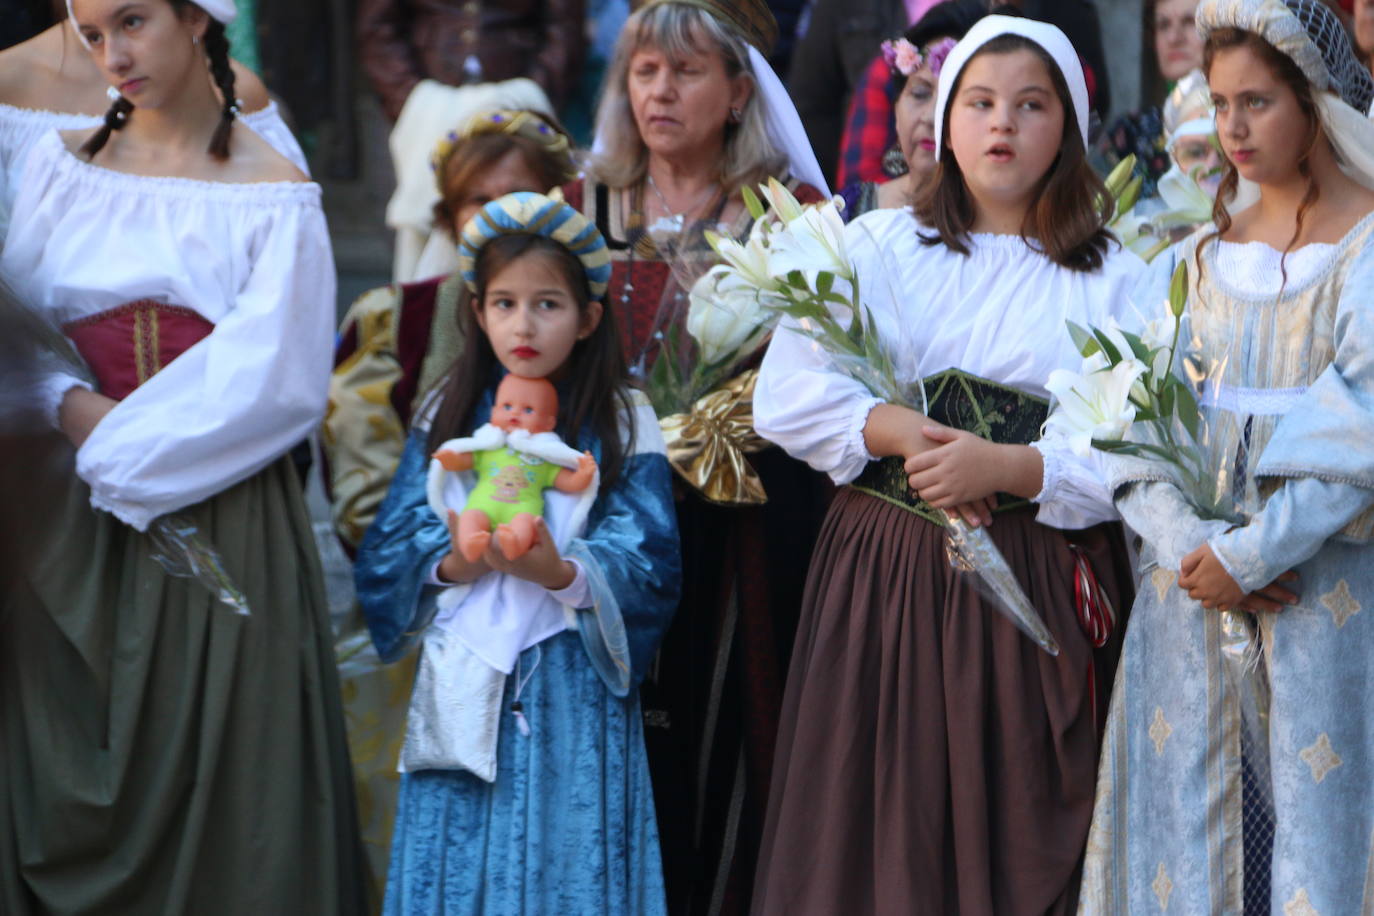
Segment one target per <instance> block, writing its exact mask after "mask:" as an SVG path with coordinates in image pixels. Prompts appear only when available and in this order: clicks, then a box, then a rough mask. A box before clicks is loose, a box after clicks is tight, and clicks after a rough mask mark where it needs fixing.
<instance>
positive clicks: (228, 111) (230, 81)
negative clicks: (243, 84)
mask: <svg viewBox="0 0 1374 916" xmlns="http://www.w3.org/2000/svg"><path fill="white" fill-rule="evenodd" d="M167 3H168V4H169V5H170V6H171V7H172V9H173V10H175V11H176V12H177V13H178V14H179V15H184V14H185V12H186V9H187V8H188V7H191V6H194V5H195V4H193V3H192V2H191V0H167ZM206 15H207V17H208V18H209V23H208V24H207V25H206V27H205V37H204V38H203V39H202V40H201V44H202V45H204V46H205V57H206V59H207V60H208V61H209V64H210V75H211V76H212V77H214V80H215V86H216V87H218V88H219V93H220V96H221V98H222V99H223V103H222V105H221V108H220V116H219V124H218V126H216V127H215V133H214V136H212V137H211V138H210V147H209V150H208V151H209V153H210V155H211V156H213V157H214V158H216V159H219V160H221V161H222V160H225V159H228V158H229V137H230V135H231V134H232V133H233V129H234V118H235V117H237V116H238V112H239V104H238V98H237V97H236V96H235V95H234V68H233V67H232V66H231V65H230V63H229V37H228V36H227V35H226V34H225V32H224V23H222V22H220V21H219V20H218V19H216V18H214V17H213V16H209V14H208V13H207V14H206ZM133 110H134V103H133V102H130V101H129V100H128V99H126V98H124V96H122V95H121V96H120V97H119V98H117V99H115V100H114V103H113V104H111V105H110V108H109V110H108V111H106V112H105V123H104V124H102V125H100V129H99V130H97V131H96V132H95V133H94V134H92V135H91V138H90V139H89V140H87V141H86V142H85V143H84V144H83V145H82V147H81V152H82V153H84V154H85V155H86V158H87V159H94V158H95V154H96V153H98V152H100V151H101V150H102V149H104V148H105V144H106V143H109V142H110V134H111V133H112V132H114V131H116V130H123V129H124V125H125V124H127V123H129V115H130V114H131V113H132V112H133Z"/></svg>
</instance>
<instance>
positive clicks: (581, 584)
mask: <svg viewBox="0 0 1374 916" xmlns="http://www.w3.org/2000/svg"><path fill="white" fill-rule="evenodd" d="M565 559H566V558H565ZM443 562H444V561H443V560H442V559H440V560H439V561H438V562H436V563H435V564H434V565H433V566H431V567H430V568H429V573H428V574H427V575H426V576H425V585H437V586H438V587H439V588H450V587H452V586H454V585H457V584H458V583H457V582H449V581H447V580H445V579H441V578H439V567H440V566H441V565H442V564H443ZM568 562H569V563H570V564H572V568H573V580H572V582H570V583H568V587H567V588H548V589H545V591H546V592H548V593H549V597H550V598H552V599H553V600H555V601H557V602H558V603H559V604H566V605H567V606H568V607H571V608H584V607H590V606H591V603H592V587H591V585H590V584H588V582H587V571H586V570H585V569H583V568H582V564H581V563H579V562H577V561H576V560H568Z"/></svg>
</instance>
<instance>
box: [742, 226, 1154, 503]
mask: <svg viewBox="0 0 1374 916" xmlns="http://www.w3.org/2000/svg"><path fill="white" fill-rule="evenodd" d="M920 231H921V226H920V224H919V223H918V222H917V221H916V218H915V216H913V215H912V213H911V211H910V210H909V209H904V210H875V211H872V212H870V213H867V214H865V215H864V216H862V217H860V218H859V219H857V220H855V221H854V222H853V223H851V224H850V225H849V226H848V227H846V230H845V242H846V245H847V247H848V249H849V255H850V258H851V260H852V261H853V262H854V266H855V269H856V273H857V276H858V278H859V287H860V292H861V295H862V298H863V302H864V303H865V304H866V305H867V306H868V308H869V309H870V310H871V312H872V314H873V317H874V320H875V322H876V325H877V328H878V330H879V333H880V335H881V337H882V339H883V340H884V341H886V342H887V343H888V348H889V353H890V355H891V356H892V358H893V361H894V363H895V366H896V370H897V373H898V375H899V376H900V377H901V379H902V380H905V381H915V380H916V379H919V378H926V377H929V376H931V375H935V374H937V373H939V372H942V371H944V370H946V369H951V368H952V369H959V370H962V371H963V372H966V373H968V374H970V375H976V376H979V377H982V378H985V379H989V380H991V381H994V382H998V383H1000V384H1002V385H1007V386H1009V387H1012V388H1016V389H1018V390H1020V391H1024V392H1026V393H1028V394H1032V395H1035V396H1037V397H1040V398H1045V399H1048V398H1049V392H1048V391H1047V390H1046V388H1045V381H1046V380H1047V379H1048V378H1049V375H1050V372H1051V371H1053V370H1055V369H1060V368H1063V369H1077V368H1078V366H1079V364H1080V362H1081V360H1080V358H1079V355H1078V353H1077V351H1076V350H1075V349H1074V346H1073V341H1072V340H1071V338H1070V337H1069V333H1068V329H1067V326H1066V324H1065V322H1066V320H1072V321H1075V322H1077V323H1079V324H1085V325H1087V324H1091V325H1099V326H1101V325H1105V324H1106V323H1107V321H1108V319H1109V318H1112V317H1115V318H1117V319H1118V320H1119V321H1121V322H1122V323H1123V324H1124V323H1126V316H1127V315H1128V314H1130V315H1133V314H1134V311H1133V310H1132V308H1131V306H1130V303H1129V295H1130V291H1131V290H1132V288H1133V287H1134V285H1135V281H1136V279H1137V278H1138V277H1139V276H1140V274H1141V273H1142V272H1143V271H1144V270H1145V264H1144V262H1142V261H1141V260H1140V259H1139V258H1137V257H1136V256H1135V255H1134V254H1131V253H1130V252H1128V251H1124V250H1121V249H1119V248H1117V247H1115V246H1113V250H1112V251H1111V253H1110V254H1108V256H1107V258H1106V262H1105V263H1104V264H1103V266H1102V268H1101V269H1099V270H1097V271H1094V272H1092V273H1083V272H1080V271H1073V270H1068V269H1066V268H1063V267H1060V266H1058V265H1056V264H1054V263H1053V262H1051V261H1050V260H1049V259H1048V258H1046V257H1045V256H1044V255H1043V254H1041V253H1039V252H1037V251H1035V250H1034V249H1032V248H1031V247H1030V246H1028V245H1027V244H1026V243H1025V242H1024V241H1022V240H1021V238H1020V237H1018V236H1010V235H991V234H983V233H975V234H973V235H972V237H971V238H970V240H969V247H970V253H969V254H968V255H967V256H965V255H961V254H958V253H956V252H953V251H951V250H949V249H948V248H946V247H945V246H944V245H939V244H937V245H925V244H922V243H921V240H920V238H919V237H918V233H919V232H920ZM927 234H930V233H929V231H928V230H927ZM792 327H793V328H795V325H793V326H792ZM878 403H881V402H880V400H879V399H878V398H875V397H873V396H872V394H871V393H870V392H869V391H868V389H867V388H865V387H864V386H863V385H862V384H861V383H859V382H857V381H854V380H852V379H850V378H848V377H847V376H845V375H844V374H842V373H840V372H838V371H836V370H835V369H834V367H833V366H832V364H831V363H830V360H829V358H828V357H827V356H826V354H825V353H824V352H822V351H821V350H820V349H819V347H818V346H817V345H815V344H814V343H813V342H812V341H811V340H810V339H809V338H807V337H806V336H805V335H803V334H802V333H801V332H800V331H798V330H793V329H789V327H788V326H787V325H786V323H784V326H783V327H781V328H779V329H778V331H777V333H776V334H775V335H774V337H773V341H772V343H771V344H770V345H769V348H768V352H767V354H766V355H765V357H764V360H763V366H762V368H761V370H760V373H759V379H758V383H757V387H756V389H755V392H754V422H755V426H756V427H757V429H758V432H759V434H760V435H762V436H763V437H764V438H766V439H769V440H770V441H772V442H775V443H777V444H778V445H780V446H782V447H783V448H784V449H786V450H787V452H788V453H790V454H791V455H793V456H794V457H796V458H799V459H801V460H803V461H806V462H807V463H808V464H810V465H811V466H812V467H813V468H815V469H816V470H818V471H823V472H824V473H826V474H829V475H830V477H831V479H833V480H834V481H835V482H836V483H839V484H845V483H849V482H850V481H852V480H854V478H856V477H858V476H859V474H860V472H861V471H863V469H864V466H865V465H866V464H867V463H868V462H870V461H873V460H875V459H874V456H873V455H870V454H869V452H868V449H867V447H866V446H865V442H864V436H863V430H864V425H865V424H866V423H867V420H868V414H869V412H870V411H871V410H872V409H873V407H874V406H875V405H876V404H878ZM1037 445H1038V447H1039V448H1040V451H1041V453H1042V454H1043V455H1044V457H1045V487H1044V489H1043V490H1042V492H1041V494H1040V496H1039V497H1038V501H1039V502H1040V511H1039V514H1038V516H1037V518H1038V519H1039V521H1041V522H1043V523H1045V524H1048V525H1053V526H1055V527H1059V528H1082V527H1087V526H1089V525H1092V524H1096V523H1097V522H1100V521H1104V520H1107V519H1110V518H1114V517H1116V516H1115V511H1114V509H1113V508H1112V505H1111V500H1110V498H1109V497H1110V494H1108V493H1107V492H1106V490H1105V487H1104V486H1103V484H1102V482H1101V479H1100V474H1099V473H1097V472H1096V471H1095V470H1094V466H1093V463H1092V462H1091V461H1090V460H1087V459H1080V458H1076V457H1075V456H1073V455H1071V454H1069V453H1068V451H1067V449H1066V448H1061V447H1058V446H1056V445H1054V444H1052V443H1037Z"/></svg>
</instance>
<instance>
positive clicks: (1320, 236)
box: [1084, 0, 1374, 916]
mask: <svg viewBox="0 0 1374 916" xmlns="http://www.w3.org/2000/svg"><path fill="white" fill-rule="evenodd" d="M1197 22H1198V27H1199V29H1201V31H1202V33H1203V36H1204V38H1205V41H1206V45H1205V46H1206V57H1205V60H1206V66H1205V70H1206V72H1207V77H1208V82H1209V84H1210V87H1211V94H1212V99H1213V101H1214V102H1215V103H1216V111H1217V115H1216V117H1217V136H1218V138H1219V139H1220V142H1221V147H1222V150H1223V152H1224V153H1225V155H1226V160H1227V162H1226V171H1225V175H1224V177H1223V179H1222V182H1221V187H1220V191H1219V194H1218V200H1217V207H1216V211H1215V214H1214V219H1213V224H1212V225H1209V226H1205V227H1203V228H1202V229H1200V230H1199V231H1198V232H1197V233H1195V234H1194V235H1192V236H1190V237H1189V238H1188V239H1186V240H1185V241H1184V242H1182V243H1181V244H1180V245H1179V246H1177V248H1176V249H1174V250H1173V251H1172V252H1170V253H1169V254H1166V255H1165V256H1162V257H1161V258H1160V259H1159V260H1158V261H1157V262H1156V264H1155V266H1154V268H1153V269H1152V276H1151V278H1150V281H1149V282H1147V283H1144V284H1142V287H1141V293H1140V295H1139V296H1137V299H1138V301H1139V302H1140V303H1141V305H1142V308H1148V309H1151V310H1152V311H1153V310H1154V309H1157V308H1158V307H1159V306H1158V303H1160V302H1162V301H1163V300H1164V297H1165V290H1166V289H1167V287H1168V284H1169V277H1170V275H1171V274H1172V273H1173V271H1174V268H1175V266H1176V265H1178V264H1186V265H1187V267H1188V269H1189V271H1190V283H1189V287H1188V311H1187V314H1186V320H1187V322H1188V325H1189V327H1190V328H1191V337H1192V338H1193V340H1194V349H1195V350H1196V356H1195V357H1194V361H1195V362H1196V364H1197V365H1199V366H1202V367H1209V366H1210V367H1215V368H1214V370H1213V377H1212V378H1209V379H1208V380H1207V396H1206V398H1205V400H1204V403H1205V404H1209V405H1210V407H1211V413H1212V418H1211V422H1210V429H1209V439H1210V441H1211V443H1212V445H1211V448H1210V450H1209V453H1212V454H1215V455H1216V456H1217V459H1218V460H1217V461H1216V466H1217V470H1218V472H1219V479H1220V480H1222V481H1224V483H1225V488H1224V489H1223V490H1222V494H1223V495H1226V496H1229V497H1231V498H1233V499H1234V501H1235V503H1236V509H1237V514H1238V516H1239V517H1241V518H1243V519H1245V521H1244V523H1243V524H1240V525H1231V524H1228V523H1227V522H1216V521H1212V522H1208V521H1202V520H1200V519H1199V518H1198V517H1197V515H1196V514H1195V513H1194V512H1193V511H1192V510H1191V509H1190V508H1189V505H1188V504H1187V503H1185V501H1184V500H1183V498H1182V495H1181V493H1180V491H1179V490H1177V489H1175V487H1174V486H1173V485H1172V484H1171V483H1167V482H1160V481H1152V480H1146V479H1143V478H1144V477H1146V476H1148V475H1149V472H1148V469H1142V468H1140V467H1138V466H1133V467H1125V466H1121V467H1118V468H1117V469H1116V470H1115V473H1114V476H1115V478H1116V479H1114V480H1113V481H1112V483H1113V484H1114V485H1116V487H1117V489H1116V504H1117V506H1118V507H1119V509H1120V510H1121V513H1122V515H1123V516H1124V517H1125V519H1126V521H1127V522H1128V523H1129V524H1130V525H1131V527H1132V528H1134V529H1135V530H1136V531H1137V532H1139V533H1140V535H1141V536H1142V537H1143V539H1144V545H1143V547H1142V551H1141V563H1142V569H1143V572H1144V574H1145V581H1144V584H1143V585H1142V588H1141V591H1140V594H1139V595H1138V597H1137V600H1136V604H1135V606H1134V608H1133V609H1132V612H1131V626H1130V631H1129V633H1128V634H1127V639H1126V645H1125V648H1124V654H1123V659H1122V670H1121V673H1120V678H1119V680H1118V688H1117V692H1116V695H1115V696H1113V698H1112V709H1111V716H1110V719H1109V725H1108V733H1107V747H1106V749H1105V750H1104V753H1103V757H1102V774H1101V781H1100V783H1099V788H1098V799H1097V810H1096V812H1095V814H1094V820H1093V833H1092V841H1091V842H1090V844H1089V848H1090V854H1089V858H1088V862H1087V866H1086V870H1085V886H1084V903H1085V907H1084V908H1085V911H1086V912H1089V913H1094V914H1097V913H1100V914H1104V916H1105V914H1117V913H1126V912H1130V913H1137V912H1155V911H1167V912H1171V913H1172V912H1181V913H1240V912H1244V913H1247V914H1249V913H1264V914H1267V913H1277V912H1283V913H1287V914H1298V913H1304V914H1312V913H1323V914H1332V913H1355V912H1360V913H1366V912H1370V911H1371V908H1374V880H1371V878H1370V875H1374V807H1371V805H1370V802H1369V788H1370V786H1371V785H1374V730H1371V728H1370V721H1371V710H1374V681H1371V679H1370V677H1369V660H1370V657H1371V654H1372V653H1374V614H1370V613H1367V612H1368V611H1369V610H1370V609H1371V603H1374V548H1371V546H1370V541H1371V537H1374V360H1372V359H1371V355H1372V354H1374V312H1371V310H1370V307H1369V294H1370V290H1371V289H1374V244H1371V242H1374V191H1371V188H1374V158H1371V151H1374V125H1371V124H1370V122H1369V121H1368V120H1367V119H1366V118H1365V117H1364V116H1363V112H1364V111H1365V110H1366V109H1367V108H1368V105H1369V101H1370V98H1371V96H1372V95H1374V82H1371V80H1370V77H1369V74H1368V72H1366V71H1365V70H1364V68H1363V67H1361V66H1360V64H1359V62H1358V61H1357V60H1356V58H1355V56H1354V54H1353V52H1352V51H1351V48H1350V44H1349V41H1348V39H1347V37H1346V35H1345V32H1344V30H1343V29H1342V27H1341V24H1340V22H1339V21H1338V20H1337V18H1336V17H1335V15H1333V14H1332V13H1331V11H1330V10H1329V9H1327V8H1326V6H1324V5H1323V4H1322V3H1321V2H1319V0H1283V2H1280V0H1203V2H1202V3H1201V5H1200V6H1199V7H1198V10H1197ZM1241 181H1247V182H1250V183H1253V184H1254V185H1255V186H1257V187H1258V202H1257V203H1254V204H1253V205H1252V206H1250V207H1248V208H1245V209H1243V210H1242V209H1240V208H1239V206H1237V204H1236V203H1235V201H1234V194H1235V192H1236V189H1237V186H1238V184H1239V183H1240V182H1241ZM1185 339H1186V338H1185Z"/></svg>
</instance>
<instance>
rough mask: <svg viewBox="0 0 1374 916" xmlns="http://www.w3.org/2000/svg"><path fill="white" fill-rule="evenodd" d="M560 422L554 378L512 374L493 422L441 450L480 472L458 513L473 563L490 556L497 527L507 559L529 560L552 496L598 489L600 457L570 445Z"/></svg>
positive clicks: (457, 466)
mask: <svg viewBox="0 0 1374 916" xmlns="http://www.w3.org/2000/svg"><path fill="white" fill-rule="evenodd" d="M557 420H558V393H557V392H556V391H555V390H554V387H553V385H552V384H551V383H550V382H549V381H548V380H547V379H534V378H525V377H523V376H519V375H514V374H511V375H507V376H506V377H505V379H503V380H502V382H501V384H500V385H499V386H498V387H497V389H496V400H495V403H493V405H492V410H491V422H490V423H488V424H487V425H485V426H483V427H482V428H480V429H478V430H477V431H476V432H475V433H474V434H473V435H472V436H471V438H468V439H454V440H451V441H449V442H446V443H444V445H443V447H442V448H440V449H439V450H438V451H437V452H435V453H434V460H435V461H436V462H438V464H439V466H440V467H442V468H443V470H445V471H455V472H456V471H473V472H475V474H476V475H477V483H476V485H475V486H474V487H473V488H472V491H471V492H470V493H469V494H468V498H467V503H466V505H465V506H464V508H463V511H462V513H461V514H460V515H459V516H458V538H459V545H460V549H461V551H462V553H463V556H464V557H466V558H467V560H468V562H470V563H475V562H477V560H478V559H480V558H481V556H482V554H484V553H486V551H487V547H488V545H489V544H490V543H491V538H492V534H493V530H492V529H493V526H494V527H495V535H496V539H497V541H498V543H499V544H500V547H501V552H502V553H503V554H505V556H506V559H508V560H514V559H516V558H517V557H520V556H523V555H524V554H525V553H526V552H527V551H528V550H529V549H530V547H531V546H532V545H533V544H534V539H535V524H534V520H535V518H536V517H539V516H542V515H543V514H544V491H545V490H546V489H548V488H549V487H553V488H555V489H556V490H558V491H559V492H561V493H581V492H583V491H584V490H586V489H587V487H588V486H589V485H591V483H592V481H593V479H594V478H595V476H596V461H595V459H593V458H592V456H591V453H590V452H587V453H585V454H581V455H579V454H578V453H577V452H575V451H573V450H572V449H570V448H568V446H566V445H564V444H563V441H562V440H561V439H559V438H558V436H557V434H555V433H554V432H553V429H554V426H555V425H556V424H557ZM448 511H451V510H448Z"/></svg>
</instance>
